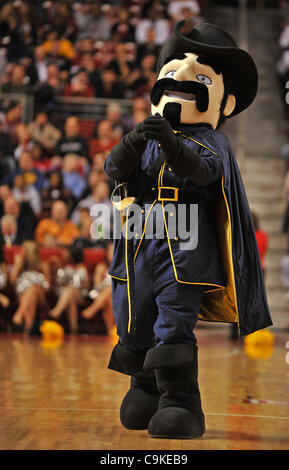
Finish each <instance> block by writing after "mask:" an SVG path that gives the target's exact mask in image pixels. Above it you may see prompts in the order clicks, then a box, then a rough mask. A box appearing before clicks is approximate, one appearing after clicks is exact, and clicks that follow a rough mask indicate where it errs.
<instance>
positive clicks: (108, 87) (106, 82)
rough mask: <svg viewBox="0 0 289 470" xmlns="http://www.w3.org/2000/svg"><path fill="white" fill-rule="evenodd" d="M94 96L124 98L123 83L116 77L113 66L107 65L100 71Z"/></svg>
mask: <svg viewBox="0 0 289 470" xmlns="http://www.w3.org/2000/svg"><path fill="white" fill-rule="evenodd" d="M95 96H97V97H100V98H115V99H121V98H124V85H123V84H122V83H121V82H120V80H119V79H118V76H117V74H116V72H115V69H114V67H113V66H110V65H107V66H106V67H104V69H103V70H102V71H101V73H100V80H99V81H98V82H97V84H96V90H95Z"/></svg>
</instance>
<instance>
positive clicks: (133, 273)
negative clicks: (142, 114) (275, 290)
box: [105, 21, 272, 439]
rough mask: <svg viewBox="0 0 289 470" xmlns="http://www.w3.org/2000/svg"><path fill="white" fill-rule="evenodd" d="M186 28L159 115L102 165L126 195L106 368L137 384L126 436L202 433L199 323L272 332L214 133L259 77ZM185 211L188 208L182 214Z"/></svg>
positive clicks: (205, 28)
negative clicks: (189, 228)
mask: <svg viewBox="0 0 289 470" xmlns="http://www.w3.org/2000/svg"><path fill="white" fill-rule="evenodd" d="M184 26H185V24H184V21H181V22H179V23H177V24H175V26H174V28H173V31H172V33H171V35H170V36H169V38H168V40H167V41H166V42H165V44H164V45H163V47H162V49H161V52H160V55H159V58H158V77H157V80H156V83H155V84H154V86H153V89H152V91H151V103H152V115H150V116H148V117H147V118H146V119H144V121H143V122H141V123H139V124H137V125H136V126H135V128H134V129H133V130H132V131H131V132H129V133H128V134H126V135H125V136H124V137H123V138H122V140H121V141H120V142H119V143H118V144H117V145H116V146H115V147H113V149H112V150H111V153H110V154H109V155H108V157H107V159H106V162H105V171H106V173H107V174H108V175H109V176H110V177H112V178H113V179H114V180H115V181H116V183H117V184H118V186H122V185H125V187H126V196H127V197H126V198H123V199H122V200H121V203H122V206H121V207H122V231H121V236H120V237H118V239H116V238H115V240H114V256H113V261H112V264H111V266H110V270H109V273H110V275H111V276H112V294H113V309H114V316H115V322H116V326H117V333H118V337H119V341H118V343H117V344H116V346H115V347H114V349H113V351H112V354H111V358H110V361H109V365H108V367H109V368H110V369H113V370H115V371H118V372H120V373H123V374H127V375H129V376H130V377H131V379H130V388H129V390H128V392H127V394H126V395H125V397H124V399H123V401H122V404H121V408H120V420H121V423H122V425H123V426H125V427H126V428H128V429H148V434H149V436H151V437H160V438H177V439H186V438H187V439H192V438H197V437H200V436H202V434H203V433H204V432H205V420H204V414H203V411H202V404H201V397H200V391H199V386H198V356H197V353H198V348H197V344H196V343H197V342H196V338H195V335H194V332H193V331H194V327H195V325H196V322H197V320H198V319H201V320H206V321H221V322H228V323H235V324H237V325H238V330H239V334H240V336H243V335H247V334H249V333H252V332H254V331H256V330H259V329H262V328H265V327H267V326H270V325H271V324H272V322H271V318H270V313H269V309H268V303H267V298H266V292H265V287H264V281H263V276H262V270H261V265H260V258H259V253H258V248H257V244H256V238H255V233H254V227H253V224H252V220H251V214H250V209H249V206H248V201H247V198H246V194H245V190H244V187H243V184H242V180H241V176H240V172H239V169H238V166H237V163H236V160H235V157H234V155H233V152H232V150H231V147H230V144H229V142H228V140H227V138H226V137H225V136H224V135H223V134H222V133H221V132H219V131H218V130H216V129H217V128H218V127H219V126H220V125H221V124H222V123H223V122H224V121H225V120H226V119H227V118H229V117H231V116H235V115H237V114H239V113H240V112H241V111H243V110H244V109H246V108H247V107H248V106H249V105H250V104H251V103H252V101H253V100H254V98H255V95H256V92H257V82H258V75H257V70H256V66H255V64H254V61H253V60H252V58H251V56H250V55H249V54H248V53H247V52H246V51H244V50H242V49H239V48H238V47H237V45H236V43H235V41H234V40H233V39H232V37H231V36H230V35H229V34H228V33H227V32H226V31H224V30H223V29H222V28H220V27H218V26H216V25H213V24H209V23H201V24H199V25H197V26H196V27H194V28H193V29H191V30H190V31H189V32H185V33H182V28H183V27H184ZM131 201H137V204H138V206H139V207H141V211H140V213H141V219H142V220H141V222H142V233H140V234H138V233H135V235H134V237H133V238H132V237H129V236H127V235H128V222H129V220H130V219H129V215H130V214H129V210H130V206H129V204H128V203H127V202H131ZM126 203H127V204H126ZM178 205H182V207H183V208H184V207H185V209H186V210H185V211H184V212H183V213H182V215H180V214H179V212H178V210H177V209H178ZM157 207H158V208H160V210H161V214H162V222H163V232H162V234H163V235H164V236H160V230H159V229H158V228H157V227H156V226H157V224H156V220H155V219H156V218H157V215H156V214H157V213H158V211H157V210H155V209H156V208H157ZM190 207H197V221H196V222H197V223H196V225H197V227H198V240H197V243H195V242H194V243H193V244H191V245H190V240H191V238H192V237H191V236H189V238H188V239H187V240H185V242H184V241H183V240H184V238H182V239H181V237H180V235H179V233H173V234H172V233H171V232H170V230H169V229H168V227H169V224H170V223H171V221H172V219H175V226H176V227H179V226H180V225H182V224H179V223H178V222H182V221H183V220H184V219H186V224H189V223H190V222H191V217H192V212H191V211H190ZM172 209H176V210H172ZM177 219H182V220H177ZM151 224H152V225H151ZM148 226H150V227H151V226H153V229H152V236H150V237H146V236H145V235H146V230H147V227H148ZM170 226H171V225H170ZM182 244H183V245H182ZM184 246H185V249H184Z"/></svg>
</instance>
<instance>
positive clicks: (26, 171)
mask: <svg viewBox="0 0 289 470" xmlns="http://www.w3.org/2000/svg"><path fill="white" fill-rule="evenodd" d="M18 174H22V175H23V176H24V179H25V183H26V184H27V185H28V186H29V185H31V184H32V185H33V186H35V188H36V189H37V191H41V190H42V188H43V184H44V180H45V178H44V175H43V173H42V172H41V171H39V170H37V168H35V165H34V160H33V157H32V154H31V152H27V151H23V152H22V153H21V155H20V157H19V161H18V168H17V169H16V171H15V172H14V173H11V174H9V178H8V182H9V183H10V184H11V185H12V184H13V181H14V178H15V176H16V175H18Z"/></svg>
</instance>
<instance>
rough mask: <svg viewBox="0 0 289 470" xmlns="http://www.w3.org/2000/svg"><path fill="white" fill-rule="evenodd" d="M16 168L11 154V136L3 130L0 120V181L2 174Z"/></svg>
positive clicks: (4, 174)
mask: <svg viewBox="0 0 289 470" xmlns="http://www.w3.org/2000/svg"><path fill="white" fill-rule="evenodd" d="M15 168H16V162H15V158H14V156H13V144H12V139H11V136H10V135H9V134H8V133H7V132H5V131H4V129H3V124H2V122H1V121H0V182H1V180H2V179H3V177H4V176H7V174H8V173H9V172H12V171H14V170H15Z"/></svg>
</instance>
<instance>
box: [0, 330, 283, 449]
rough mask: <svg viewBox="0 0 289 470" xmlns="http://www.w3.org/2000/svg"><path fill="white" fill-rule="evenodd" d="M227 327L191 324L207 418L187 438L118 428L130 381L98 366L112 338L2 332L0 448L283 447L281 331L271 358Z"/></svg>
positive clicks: (106, 355) (105, 358)
mask: <svg viewBox="0 0 289 470" xmlns="http://www.w3.org/2000/svg"><path fill="white" fill-rule="evenodd" d="M228 331H229V330H228V329H219V328H216V329H214V328H209V329H207V328H199V329H197V330H196V335H197V338H198V344H199V384H200V389H201V393H202V400H203V408H204V412H205V416H206V434H205V435H204V436H203V437H201V438H199V439H196V440H176V439H174V440H167V439H153V438H150V437H149V436H148V435H147V432H146V431H129V430H126V429H124V428H123V427H122V426H121V424H120V422H119V406H120V403H121V400H122V397H123V395H124V394H125V393H126V390H127V386H128V381H129V378H128V377H126V376H124V375H121V374H118V373H116V372H113V371H111V370H108V369H107V367H106V366H107V362H108V359H109V356H110V352H111V349H112V347H113V341H112V340H111V339H109V338H107V337H105V336H103V337H102V336H98V337H88V336H86V337H82V336H74V337H72V336H71V337H67V338H66V339H65V341H64V342H63V344H62V345H61V346H60V347H57V348H54V349H51V348H45V347H44V346H43V345H42V343H41V338H38V337H37V338H35V337H34V338H24V337H23V336H22V335H1V336H0V374H1V376H0V449H1V450H4V449H5V450H100V449H101V450H105V451H108V450H129V449H130V450H137V449H141V450H166V449H167V450H183V451H188V450H249V449H250V450H252V449H254V450H288V449H289V402H288V400H289V393H288V392H289V359H288V356H289V354H288V356H287V358H286V354H287V353H288V352H289V349H286V347H287V348H289V343H288V344H287V341H288V340H289V334H285V333H280V334H275V343H274V348H273V351H272V354H271V355H270V357H268V358H267V359H265V358H259V359H253V358H252V357H249V356H248V355H247V353H246V352H245V350H244V345H243V343H242V342H239V341H230V340H229V339H228V336H229V332H228ZM286 359H287V361H286ZM259 401H263V403H260V402H259Z"/></svg>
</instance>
